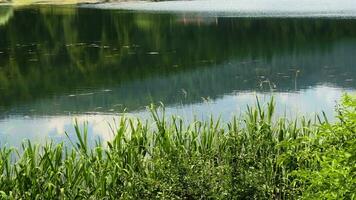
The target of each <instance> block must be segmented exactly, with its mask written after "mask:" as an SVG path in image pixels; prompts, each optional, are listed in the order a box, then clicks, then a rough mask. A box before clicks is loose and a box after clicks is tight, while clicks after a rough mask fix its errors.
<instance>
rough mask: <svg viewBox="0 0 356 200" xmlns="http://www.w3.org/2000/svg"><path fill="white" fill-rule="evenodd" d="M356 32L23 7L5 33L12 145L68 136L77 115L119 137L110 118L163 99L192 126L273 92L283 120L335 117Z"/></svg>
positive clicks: (274, 22)
mask: <svg viewBox="0 0 356 200" xmlns="http://www.w3.org/2000/svg"><path fill="white" fill-rule="evenodd" d="M29 22H31V23H29ZM355 25H356V21H355V20H352V19H292V18H289V19H282V18H274V19H272V18H267V19H263V18H260V19H247V18H224V17H219V18H217V17H202V16H197V15H193V16H189V15H184V14H182V15H178V14H175V15H169V14H149V13H131V12H122V11H120V12H118V11H103V10H93V9H76V8H73V7H48V6H40V7H38V6H37V7H30V8H22V9H20V10H15V11H14V14H13V17H12V19H11V20H9V21H7V23H5V24H4V25H2V26H0V38H2V39H1V40H0V117H1V119H2V120H1V121H0V137H1V138H6V140H5V141H7V142H9V143H18V142H19V141H20V140H21V139H22V138H25V137H27V138H33V139H35V138H42V139H43V137H51V138H60V139H61V138H62V136H63V135H61V134H63V132H64V130H68V131H71V130H72V129H71V127H72V122H73V121H72V120H73V117H74V116H75V117H79V118H80V120H84V119H88V120H89V121H90V122H91V123H90V126H91V129H90V130H92V131H91V134H92V135H93V136H95V135H96V136H98V134H99V135H100V136H102V137H103V138H107V137H108V136H103V135H102V134H107V133H108V131H107V125H106V121H110V120H111V119H112V118H113V117H114V116H116V114H117V113H121V112H123V110H124V109H126V110H127V111H128V112H130V113H134V114H136V115H138V116H141V117H145V116H146V115H147V113H146V112H144V110H145V106H146V105H148V104H149V103H151V102H158V101H162V102H164V104H165V105H166V106H167V107H168V111H169V112H171V113H178V114H181V115H184V116H187V118H189V116H192V112H193V113H195V114H196V115H198V116H200V117H203V118H204V117H206V116H208V115H209V114H211V113H212V112H213V113H218V114H221V115H222V116H223V118H224V119H228V118H229V117H231V114H232V113H234V114H236V113H239V111H240V110H241V109H243V108H244V107H245V106H246V104H251V103H254V101H255V95H256V94H259V95H262V96H266V98H267V97H268V96H269V95H270V94H271V92H273V93H274V94H275V95H276V98H277V101H278V102H279V108H280V112H283V111H284V110H286V111H287V112H292V113H295V111H296V110H297V111H300V112H301V113H310V112H320V111H321V110H326V111H327V113H328V115H332V109H333V105H334V104H335V100H336V99H338V98H339V97H340V95H341V94H342V92H343V91H345V90H347V91H353V90H354V89H355V87H356V80H354V77H356V67H355V63H356V62H355V58H354V55H355V54H356V26H355ZM204 102H205V103H204ZM206 102H209V103H206ZM286 108H288V109H286ZM99 121H100V123H99ZM97 124H102V125H100V126H99V125H97ZM101 130H103V131H101ZM9 135H11V137H8V136H9ZM60 139H58V140H60Z"/></svg>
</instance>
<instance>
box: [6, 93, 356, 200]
mask: <svg viewBox="0 0 356 200" xmlns="http://www.w3.org/2000/svg"><path fill="white" fill-rule="evenodd" d="M150 109H151V113H152V120H149V121H141V120H139V119H132V118H128V117H122V118H121V119H120V121H119V122H118V123H117V124H116V125H115V126H111V129H112V130H113V133H114V137H113V139H112V140H111V141H108V142H107V143H106V144H105V145H102V143H101V142H100V141H98V142H97V143H96V145H94V146H90V145H89V143H88V139H87V128H86V127H87V124H84V126H83V127H80V126H79V125H78V124H77V123H76V124H75V130H76V133H77V139H76V140H71V143H72V147H66V146H65V145H63V144H53V143H48V144H45V145H43V146H38V145H33V144H32V143H31V142H30V141H27V142H26V143H24V144H23V147H22V149H21V150H17V149H13V148H12V149H9V148H5V147H3V148H2V149H1V150H0V157H1V159H0V172H1V176H0V195H1V198H2V199H300V198H305V199H353V198H355V196H354V195H355V191H356V188H355V186H356V184H355V178H354V177H355V156H356V155H355V152H356V151H355V150H356V139H355V127H356V117H355V116H356V99H355V98H352V97H350V96H345V97H344V98H343V102H342V104H341V105H340V106H339V107H338V108H337V111H338V118H339V119H340V120H339V121H338V122H335V123H329V122H328V121H327V120H326V119H325V120H321V119H319V120H318V121H316V122H315V123H312V122H311V121H310V120H306V119H303V118H301V119H300V120H295V121H288V120H286V119H284V118H277V119H276V118H275V117H274V116H273V113H274V102H273V100H272V101H271V102H270V103H269V104H268V105H267V106H266V107H263V106H262V105H260V104H259V102H258V101H257V105H256V107H253V108H251V107H248V109H247V113H246V115H244V116H242V117H241V118H236V117H235V118H233V119H232V120H231V121H230V122H229V123H227V124H223V123H221V122H220V120H219V119H213V118H211V119H210V120H209V121H198V120H196V121H194V122H193V123H191V124H188V125H186V124H185V123H184V120H183V119H181V118H179V117H177V116H172V117H171V118H168V117H167V116H165V114H164V113H165V112H164V109H163V108H161V107H155V106H151V107H150ZM115 127H116V128H115Z"/></svg>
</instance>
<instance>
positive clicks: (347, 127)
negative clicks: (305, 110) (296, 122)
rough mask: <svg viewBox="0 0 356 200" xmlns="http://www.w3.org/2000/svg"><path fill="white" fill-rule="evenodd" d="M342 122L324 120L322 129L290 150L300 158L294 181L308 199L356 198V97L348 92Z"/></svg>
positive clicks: (293, 173)
mask: <svg viewBox="0 0 356 200" xmlns="http://www.w3.org/2000/svg"><path fill="white" fill-rule="evenodd" d="M337 111H338V116H337V117H338V119H339V122H337V123H333V124H330V123H329V122H328V121H327V120H325V122H323V123H321V124H320V126H319V127H318V131H317V132H315V133H314V134H313V135H312V136H310V137H307V138H298V139H300V141H299V142H295V143H294V144H293V143H289V145H290V146H294V147H297V146H298V147H300V150H299V151H298V152H295V154H290V155H288V156H287V157H289V159H291V158H294V159H297V163H296V164H297V166H298V167H297V168H296V169H295V170H294V171H292V173H291V175H292V176H293V177H294V181H293V182H294V184H295V185H297V186H298V187H299V188H300V191H303V197H305V198H307V199H355V198H356V165H355V163H356V154H355V152H356V134H355V132H356V98H355V97H351V96H348V95H345V96H344V98H343V101H342V104H341V105H340V106H339V107H338V108H337Z"/></svg>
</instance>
